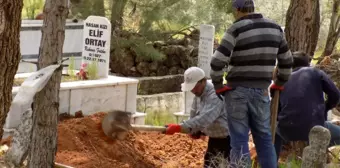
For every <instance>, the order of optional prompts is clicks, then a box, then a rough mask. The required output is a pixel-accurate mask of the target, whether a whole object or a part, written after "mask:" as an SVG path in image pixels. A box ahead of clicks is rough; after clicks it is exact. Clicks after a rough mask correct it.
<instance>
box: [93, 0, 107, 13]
mask: <svg viewBox="0 0 340 168" xmlns="http://www.w3.org/2000/svg"><path fill="white" fill-rule="evenodd" d="M92 9H93V14H92V15H96V16H104V17H105V7H104V0H93V8H92Z"/></svg>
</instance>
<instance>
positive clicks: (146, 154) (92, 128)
mask: <svg viewBox="0 0 340 168" xmlns="http://www.w3.org/2000/svg"><path fill="white" fill-rule="evenodd" d="M104 115H105V113H97V114H95V115H92V116H86V117H83V118H72V119H66V120H64V121H62V122H60V124H59V125H58V151H57V156H56V162H58V163H62V164H66V165H70V166H74V167H77V168H106V167H107V168H109V167H110V168H111V167H116V168H128V167H131V168H132V167H138V168H152V167H167V168H170V167H203V166H202V165H203V156H204V152H205V150H206V145H207V143H206V140H191V139H190V138H189V137H188V136H187V135H183V134H175V135H172V136H170V135H164V134H161V133H156V132H130V133H129V136H128V138H127V139H126V140H124V141H119V140H117V141H112V140H110V139H108V138H107V137H106V136H105V135H104V133H103V132H102V130H101V124H100V123H101V119H102V118H103V116H104Z"/></svg>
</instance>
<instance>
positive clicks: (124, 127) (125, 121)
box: [102, 110, 132, 139]
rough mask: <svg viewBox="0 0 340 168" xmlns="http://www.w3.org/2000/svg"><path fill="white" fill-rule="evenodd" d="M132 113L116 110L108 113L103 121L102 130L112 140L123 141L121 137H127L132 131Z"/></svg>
mask: <svg viewBox="0 0 340 168" xmlns="http://www.w3.org/2000/svg"><path fill="white" fill-rule="evenodd" d="M131 116H132V113H130V112H126V111H120V110H115V111H111V112H108V113H107V115H106V116H105V117H104V118H103V120H102V129H103V132H104V134H105V135H106V136H108V137H110V138H112V139H123V138H124V137H122V136H121V135H125V136H126V135H127V132H128V131H129V130H130V129H131V124H130V121H131Z"/></svg>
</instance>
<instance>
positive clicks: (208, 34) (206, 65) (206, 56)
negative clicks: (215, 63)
mask: <svg viewBox="0 0 340 168" xmlns="http://www.w3.org/2000/svg"><path fill="white" fill-rule="evenodd" d="M214 37H215V27H214V26H213V25H201V26H200V40H199V45H198V67H200V68H202V69H203V70H204V72H205V76H206V77H207V78H210V60H211V57H212V55H213V49H214Z"/></svg>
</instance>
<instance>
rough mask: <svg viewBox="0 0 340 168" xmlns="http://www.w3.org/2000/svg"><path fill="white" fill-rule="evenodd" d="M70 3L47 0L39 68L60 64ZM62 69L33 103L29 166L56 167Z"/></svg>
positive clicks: (33, 167)
mask: <svg viewBox="0 0 340 168" xmlns="http://www.w3.org/2000/svg"><path fill="white" fill-rule="evenodd" d="M67 2H68V1H67V0H58V1H55V0H46V1H45V6H44V22H43V23H44V25H43V27H42V37H41V42H40V49H39V68H44V67H46V66H49V65H51V64H56V63H58V62H59V63H60V62H61V60H62V51H63V45H64V39H65V23H66V18H67V15H68V7H67ZM60 81H61V69H57V70H56V71H55V72H54V74H53V75H52V77H51V79H50V80H49V81H48V83H47V84H46V86H45V88H44V89H43V90H41V91H40V92H39V93H37V94H36V96H35V98H34V104H33V111H34V113H33V132H32V141H31V151H30V156H29V157H30V158H29V163H28V166H29V167H30V168H35V167H44V168H52V167H53V166H54V159H55V154H56V151H57V124H58V113H59V88H60Z"/></svg>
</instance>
